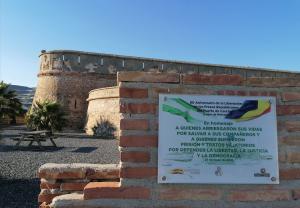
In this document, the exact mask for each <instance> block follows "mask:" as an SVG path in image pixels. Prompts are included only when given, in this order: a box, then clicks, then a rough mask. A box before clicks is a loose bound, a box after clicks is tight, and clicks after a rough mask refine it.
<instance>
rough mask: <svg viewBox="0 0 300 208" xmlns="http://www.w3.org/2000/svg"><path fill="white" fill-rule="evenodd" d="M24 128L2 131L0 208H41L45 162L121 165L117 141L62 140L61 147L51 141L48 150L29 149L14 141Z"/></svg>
mask: <svg viewBox="0 0 300 208" xmlns="http://www.w3.org/2000/svg"><path fill="white" fill-rule="evenodd" d="M23 130H24V128H23V127H9V128H5V129H2V131H1V132H0V133H1V137H0V186H1V188H0V207H1V208H2V207H3V208H4V207H9V208H10V207H38V203H37V196H38V193H39V179H38V178H37V170H38V168H39V167H40V166H41V165H42V164H44V163H101V164H107V163H118V162H119V151H118V147H117V141H116V140H103V139H91V138H58V139H56V140H55V142H56V144H57V146H58V147H57V148H55V147H52V146H51V143H50V142H49V143H48V141H47V142H44V143H42V144H43V146H44V150H40V149H38V148H37V147H28V146H27V145H28V142H24V143H21V146H20V147H19V148H18V149H15V146H14V145H15V143H16V141H14V140H12V139H11V138H12V137H13V136H14V135H15V134H16V133H19V132H21V131H23Z"/></svg>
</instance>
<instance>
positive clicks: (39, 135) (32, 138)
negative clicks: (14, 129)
mask: <svg viewBox="0 0 300 208" xmlns="http://www.w3.org/2000/svg"><path fill="white" fill-rule="evenodd" d="M47 139H49V140H50V141H51V143H52V145H53V146H54V147H57V146H56V144H55V142H54V139H56V136H55V135H54V134H53V133H52V132H51V131H47V130H42V131H25V132H22V133H21V135H20V136H19V137H17V138H15V140H17V143H16V146H19V145H20V144H21V142H23V141H29V144H28V146H32V144H33V143H34V142H36V143H37V144H38V146H39V147H40V148H42V144H41V142H45V141H47Z"/></svg>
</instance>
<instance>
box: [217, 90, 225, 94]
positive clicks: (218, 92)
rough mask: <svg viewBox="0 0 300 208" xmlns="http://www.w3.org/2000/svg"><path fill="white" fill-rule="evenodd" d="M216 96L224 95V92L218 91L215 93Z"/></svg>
mask: <svg viewBox="0 0 300 208" xmlns="http://www.w3.org/2000/svg"><path fill="white" fill-rule="evenodd" d="M217 94H218V95H225V90H218V91H217Z"/></svg>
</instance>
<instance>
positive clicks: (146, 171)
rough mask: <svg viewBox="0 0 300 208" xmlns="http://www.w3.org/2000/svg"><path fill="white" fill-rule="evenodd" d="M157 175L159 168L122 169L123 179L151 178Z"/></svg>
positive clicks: (121, 175)
mask: <svg viewBox="0 0 300 208" xmlns="http://www.w3.org/2000/svg"><path fill="white" fill-rule="evenodd" d="M156 175H157V168H154V167H137V168H121V172H120V177H121V178H151V177H155V176H156Z"/></svg>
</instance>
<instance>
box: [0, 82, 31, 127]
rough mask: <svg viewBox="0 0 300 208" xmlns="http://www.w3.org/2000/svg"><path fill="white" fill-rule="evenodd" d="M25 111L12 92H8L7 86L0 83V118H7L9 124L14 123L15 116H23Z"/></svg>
mask: <svg viewBox="0 0 300 208" xmlns="http://www.w3.org/2000/svg"><path fill="white" fill-rule="evenodd" d="M24 113H25V110H24V109H23V108H22V103H21V102H20V100H19V99H18V98H17V94H16V92H15V91H14V90H9V84H6V83H4V82H3V81H1V82H0V118H4V117H6V116H7V117H9V118H10V119H11V120H12V121H11V123H16V116H22V115H24Z"/></svg>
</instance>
